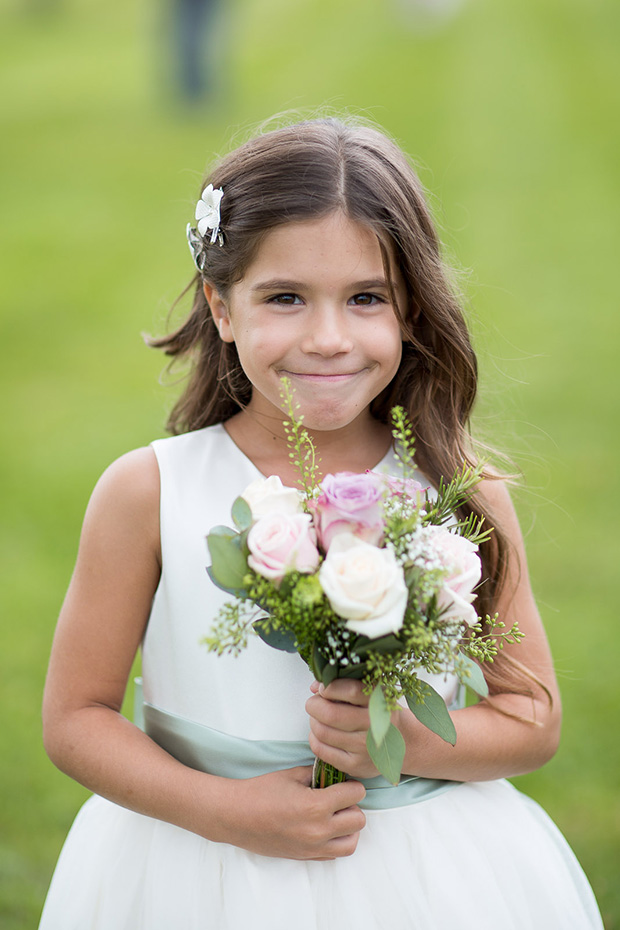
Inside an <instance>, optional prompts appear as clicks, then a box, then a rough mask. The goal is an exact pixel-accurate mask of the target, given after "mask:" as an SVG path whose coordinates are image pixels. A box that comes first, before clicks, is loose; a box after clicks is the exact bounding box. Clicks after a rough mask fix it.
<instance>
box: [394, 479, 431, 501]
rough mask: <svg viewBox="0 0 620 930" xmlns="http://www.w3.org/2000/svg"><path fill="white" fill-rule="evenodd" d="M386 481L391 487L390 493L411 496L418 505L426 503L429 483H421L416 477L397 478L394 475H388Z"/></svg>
mask: <svg viewBox="0 0 620 930" xmlns="http://www.w3.org/2000/svg"><path fill="white" fill-rule="evenodd" d="M385 481H386V482H387V486H388V488H389V489H390V494H392V495H395V494H397V495H403V496H404V497H410V498H411V500H412V501H413V503H414V506H416V507H420V505H421V504H423V503H424V500H425V492H426V491H428V485H426V486H424V485H423V484H420V482H419V481H416V480H415V478H396V477H394V476H393V475H386V477H385Z"/></svg>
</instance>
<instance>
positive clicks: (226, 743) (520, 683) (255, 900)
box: [41, 119, 602, 930]
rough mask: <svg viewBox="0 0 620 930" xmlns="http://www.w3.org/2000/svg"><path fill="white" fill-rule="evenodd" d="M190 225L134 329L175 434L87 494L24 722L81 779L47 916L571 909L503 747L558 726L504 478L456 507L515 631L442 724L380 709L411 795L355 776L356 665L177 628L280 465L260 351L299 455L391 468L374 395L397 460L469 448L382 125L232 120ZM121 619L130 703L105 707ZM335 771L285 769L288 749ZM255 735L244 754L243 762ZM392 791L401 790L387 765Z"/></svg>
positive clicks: (329, 922) (292, 477)
mask: <svg viewBox="0 0 620 930" xmlns="http://www.w3.org/2000/svg"><path fill="white" fill-rule="evenodd" d="M209 182H210V184H211V185H212V186H211V187H207V188H206V190H205V192H204V193H203V196H202V198H201V201H199V205H198V208H197V219H198V224H197V226H198V228H197V229H188V236H189V240H190V246H191V248H192V252H193V254H194V259H195V262H196V264H197V267H198V271H199V274H198V276H197V282H196V295H195V298H194V304H193V308H192V311H191V314H190V316H189V318H188V319H187V321H186V322H185V323H184V324H183V325H182V326H181V328H180V329H178V330H177V331H176V332H175V333H173V334H172V335H170V336H169V337H167V338H163V339H161V340H159V341H158V342H157V343H156V344H157V345H159V346H160V347H161V348H163V349H165V351H166V352H167V353H168V354H169V355H172V356H177V357H179V358H187V359H189V360H191V365H192V368H191V372H190V376H189V381H188V384H187V387H186V390H185V392H184V394H183V396H182V397H181V399H180V400H179V402H178V403H177V405H176V407H175V409H174V411H173V413H172V416H171V419H170V428H171V431H172V432H173V433H175V434H178V435H175V436H173V437H172V438H169V439H164V440H159V441H156V442H154V443H153V444H152V446H151V447H150V448H146V449H139V450H137V451H134V452H131V453H129V454H128V455H126V456H124V457H123V458H121V459H120V460H119V461H117V462H116V463H115V464H113V465H112V466H111V467H110V468H109V469H108V471H107V472H106V473H105V474H104V476H103V477H102V479H101V481H100V482H99V484H98V485H97V487H96V489H95V492H94V494H93V497H92V500H91V502H90V504H89V507H88V511H87V514H86V519H85V522H84V529H83V534H82V539H81V543H80V550H79V555H78V560H77V565H76V569H75V573H74V576H73V579H72V581H71V585H70V588H69V592H68V594H67V598H66V601H65V603H64V606H63V608H62V613H61V617H60V621H59V624H58V629H57V633H56V637H55V641H54V647H53V653H52V658H51V663H50V669H49V676H48V681H47V687H46V693H45V703H44V731H45V745H46V748H47V751H48V753H49V755H50V757H51V759H52V760H53V761H54V762H55V763H56V765H58V766H59V767H60V768H61V769H62V770H63V771H65V772H66V773H68V774H69V775H71V776H72V777H73V778H75V779H77V780H78V781H80V782H81V783H82V784H84V785H86V786H87V787H89V788H90V789H91V790H93V791H94V792H96V794H95V796H94V797H93V798H91V799H90V800H89V801H88V802H87V803H86V804H85V805H84V807H83V809H82V811H81V812H80V814H79V816H78V818H77V820H76V823H75V825H74V827H73V829H72V831H71V833H70V836H69V838H68V840H67V843H66V845H65V847H64V849H63V852H62V854H61V857H60V861H59V863H58V867H57V869H56V873H55V875H54V879H53V882H52V886H51V889H50V892H49V896H48V899H47V903H46V906H45V910H44V913H43V918H42V923H41V928H43V930H140V928H143V930H176V928H182V930H193V928H195V930H198V928H205V930H206V928H209V930H246V928H248V927H252V928H255V930H274V928H275V930H279V928H284V927H287V928H288V927H292V928H295V930H325V928H327V927H337V928H339V930H379V928H389V930H413V928H416V930H454V928H455V927H459V928H462V930H463V928H471V930H474V928H475V930H483V928H484V930H509V928H514V930H517V928H518V930H528V928H530V930H571V928H573V930H584V928H600V927H601V926H602V924H601V921H600V917H599V915H598V911H597V907H596V904H595V901H594V898H593V895H592V892H591V890H590V888H589V886H588V884H587V881H586V879H585V877H584V875H583V873H582V872H581V870H580V868H579V865H578V864H577V862H576V860H575V858H574V856H573V855H572V853H571V851H570V850H569V848H568V847H567V845H566V843H565V841H564V840H563V839H562V837H561V836H560V834H559V833H558V831H557V829H556V828H555V827H554V826H553V824H552V823H551V822H550V821H549V820H548V818H547V817H546V815H545V814H544V813H543V812H542V811H541V810H540V808H538V807H537V806H536V805H535V804H534V803H533V802H532V801H530V800H529V799H528V798H526V797H524V796H523V795H521V794H520V793H518V792H517V791H516V790H515V789H514V788H513V787H512V786H511V785H510V784H509V783H508V782H506V781H504V780H502V779H503V778H504V777H505V776H511V775H518V774H520V773H523V772H528V771H531V770H533V769H536V768H537V767H538V766H540V765H543V764H544V763H545V762H546V761H547V760H548V759H549V758H550V757H551V756H552V755H553V753H554V752H555V749H556V747H557V744H558V735H559V728H560V699H559V695H558V691H557V685H556V681H555V677H554V673H553V667H552V662H551V657H550V655H549V649H548V646H547V642H546V639H545V635H544V632H543V628H542V625H541V621H540V618H539V616H538V613H537V611H536V607H535V604H534V600H533V597H532V592H531V590H530V585H529V581H528V575H527V570H526V565H525V557H524V552H523V544H522V540H521V535H520V532H519V528H518V525H517V521H516V518H515V515H514V511H513V509H512V506H511V504H510V501H509V498H508V494H507V491H506V489H505V487H504V484H503V483H502V482H501V481H500V480H497V478H496V476H494V475H492V474H488V475H487V477H486V478H485V480H484V481H483V482H482V486H481V487H480V489H479V492H478V493H477V494H476V496H475V498H474V499H473V500H472V501H471V503H470V504H469V505H468V507H467V508H466V510H474V511H476V512H477V513H483V514H485V515H486V516H487V518H488V520H489V523H490V525H492V526H494V527H495V533H494V535H493V538H492V542H491V543H489V544H486V545H485V546H483V547H482V550H483V551H482V552H481V556H482V559H483V565H484V576H485V581H484V584H483V585H482V587H481V588H480V591H479V594H478V601H477V606H478V609H479V612H480V613H481V614H482V615H484V614H486V613H490V614H493V613H495V611H498V612H499V613H500V615H501V616H502V618H503V619H504V620H506V621H507V622H508V623H509V624H510V623H512V621H513V620H514V619H518V622H519V626H520V628H521V630H522V631H523V632H524V633H525V639H524V640H523V642H522V643H521V644H520V645H519V646H518V647H517V646H515V647H512V648H511V647H509V648H507V649H506V651H505V652H504V653H503V654H501V655H500V657H499V659H498V660H497V661H496V663H495V664H494V665H492V666H487V667H486V669H485V672H486V675H487V678H488V681H489V685H490V688H491V695H492V697H491V698H490V699H489V700H487V701H482V702H481V703H479V704H477V705H475V706H471V707H467V708H465V707H462V706H459V702H458V699H457V693H458V689H457V682H456V680H455V679H453V678H452V677H447V678H444V677H440V676H436V678H437V679H438V680H435V681H434V684H435V687H436V688H437V689H438V690H441V693H442V695H443V696H444V698H445V700H446V702H447V703H448V705H449V706H450V707H451V709H452V717H453V720H454V724H455V726H456V730H457V742H456V746H454V747H452V746H450V745H448V744H446V743H444V742H442V740H441V739H439V738H438V737H436V736H435V735H434V734H432V733H431V732H430V731H428V730H427V729H425V728H424V727H423V726H422V725H421V724H419V723H418V721H417V720H416V718H415V717H414V716H413V715H412V714H411V713H410V712H409V711H408V710H401V711H399V712H397V713H395V714H394V720H395V723H396V724H397V726H398V727H399V728H400V730H401V732H402V734H403V736H404V738H405V743H406V757H405V764H404V768H403V771H404V772H405V773H407V774H409V775H415V776H418V781H417V782H416V785H417V788H418V789H419V790H418V792H417V795H418V796H417V800H416V802H415V803H412V802H411V798H410V796H408V797H407V798H403V797H402V796H398V795H397V797H396V798H394V796H393V794H392V793H390V801H389V803H388V804H385V803H382V802H381V799H380V798H379V799H377V797H376V796H377V794H379V795H380V794H381V792H380V791H378V792H377V791H376V790H371V789H369V790H368V791H366V788H365V785H364V783H363V780H364V779H369V778H372V777H373V776H376V774H377V773H376V770H375V769H374V767H373V765H372V763H371V761H370V759H369V757H368V754H367V752H366V742H365V737H366V731H367V729H368V726H369V718H368V709H367V704H368V698H367V697H365V695H364V694H363V691H362V686H361V684H360V683H359V682H355V681H352V680H340V681H335V682H334V683H332V684H331V685H329V687H327V688H322V687H321V688H319V687H318V686H317V684H316V683H315V682H313V679H312V676H311V674H310V672H309V671H308V669H307V667H306V666H305V664H304V663H303V661H302V660H301V659H300V658H299V656H297V655H289V654H287V653H283V652H278V651H276V650H274V649H271V648H270V647H269V646H267V645H265V644H264V643H263V642H262V641H261V640H259V639H258V638H256V639H255V640H254V641H253V642H252V643H251V645H250V648H248V649H247V650H246V651H245V652H244V653H242V655H241V656H240V657H239V658H236V659H235V658H232V657H217V656H215V655H214V654H211V653H208V652H207V650H206V648H205V647H204V646H203V645H201V644H200V639H201V638H202V637H203V636H204V635H205V634H206V633H207V632H208V630H209V623H210V619H212V618H213V617H214V616H215V614H216V613H217V611H218V608H219V607H220V605H221V604H222V603H223V602H224V601H225V600H227V596H226V595H225V594H223V593H222V592H220V591H219V590H217V589H216V588H215V587H214V586H213V585H212V583H211V582H210V580H209V578H208V576H207V574H206V571H205V567H206V565H207V564H208V561H209V559H208V555H207V551H206V547H205V535H206V534H207V533H208V532H209V530H210V529H211V528H212V527H213V526H214V525H215V524H221V523H227V522H228V521H229V518H230V507H231V504H232V502H233V500H234V499H235V497H236V496H238V495H239V494H240V493H241V492H242V491H243V490H244V489H245V487H246V486H247V485H248V484H249V483H250V482H251V481H253V480H254V479H256V478H257V477H258V476H260V475H272V474H275V475H279V476H280V478H281V479H282V481H283V482H284V484H285V485H295V484H296V483H297V478H298V476H297V473H296V471H295V469H294V468H293V466H292V464H291V462H290V459H289V455H288V447H287V442H286V434H285V431H284V428H283V422H282V421H283V416H284V415H283V412H282V409H281V397H280V391H281V378H282V377H283V376H286V377H287V378H288V379H289V380H290V382H291V384H292V387H293V389H294V393H295V398H296V401H297V402H298V403H299V405H300V410H301V413H302V414H303V417H304V425H305V426H306V427H307V428H308V430H309V431H310V433H311V435H312V437H313V439H314V442H315V445H316V447H317V449H318V452H319V455H320V459H321V471H322V473H323V474H327V473H335V472H339V471H353V472H362V471H364V470H366V469H374V468H376V467H377V466H378V465H382V466H384V467H387V468H388V469H390V468H391V469H393V468H395V467H396V466H395V460H394V455H393V451H392V445H391V435H390V430H389V428H388V426H387V425H386V421H387V416H388V413H389V410H390V408H391V407H392V406H393V405H394V404H396V403H398V404H401V405H403V406H405V407H406V409H407V410H408V412H409V416H410V418H411V421H412V423H413V426H414V429H415V434H416V442H417V459H418V466H419V468H420V470H421V472H422V475H421V476H420V477H422V476H423V477H424V480H425V481H426V483H427V484H428V483H429V482H430V483H433V484H437V482H438V481H439V478H440V476H441V475H446V476H451V475H452V474H453V472H454V471H455V469H456V468H458V467H460V466H461V465H462V464H463V463H464V462H466V461H472V459H473V457H474V453H473V451H472V447H471V443H470V441H469V434H468V431H467V427H468V419H469V415H470V411H471V408H472V404H473V401H474V397H475V394H476V359H475V356H474V353H473V351H472V348H471V345H470V341H469V338H468V333H467V329H466V326H465V323H464V320H463V316H462V313H461V310H460V307H459V304H458V302H457V300H456V298H455V296H454V293H453V291H452V290H451V288H450V285H449V284H448V282H447V279H446V275H445V271H444V269H443V267H442V263H441V259H440V254H439V245H438V241H437V237H436V234H435V231H434V228H433V225H432V223H431V219H430V216H429V212H428V209H427V207H426V204H425V202H424V198H423V195H422V192H421V187H420V184H419V182H418V180H417V178H416V176H415V174H414V173H413V171H412V169H411V167H410V165H409V163H408V161H407V160H406V158H405V156H404V155H403V154H402V152H401V151H400V150H399V149H398V148H397V147H396V146H395V145H394V144H393V143H392V142H390V141H389V140H388V139H387V138H385V137H384V136H383V135H382V134H381V133H380V132H378V131H376V130H374V129H369V128H365V127H360V126H353V125H346V124H343V123H341V122H339V121H336V120H331V119H329V120H316V121H310V122H305V123H300V124H298V125H293V126H289V127H288V128H284V129H279V130H276V131H273V132H270V133H267V134H265V135H262V136H260V137H259V138H256V139H254V140H253V141H250V142H248V143H247V144H245V145H243V146H241V148H239V149H238V150H236V151H234V152H233V153H232V154H231V155H229V156H228V157H227V158H225V159H224V160H223V161H222V162H221V163H220V164H219V165H218V166H217V167H216V168H215V169H214V171H213V173H212V174H211V176H210V178H209ZM139 647H141V648H142V659H143V679H144V698H145V704H144V710H145V720H146V726H145V731H143V730H141V729H139V728H138V727H137V726H134V725H133V724H131V723H129V722H128V721H127V720H126V719H124V718H123V717H122V716H121V714H120V707H121V703H122V700H123V695H124V693H125V688H126V685H127V679H128V676H129V673H130V669H131V666H132V662H133V659H134V656H135V654H136V651H137V649H138V648H139ZM313 753H317V754H318V755H320V756H321V758H323V759H324V760H325V761H327V762H330V763H333V764H334V765H336V766H337V767H339V768H341V769H343V770H344V771H346V772H347V773H348V774H349V776H350V780H348V781H347V782H345V783H343V784H340V785H334V786H332V787H330V788H327V789H323V790H314V789H312V788H310V787H309V784H310V767H309V763H310V761H311V759H312V754H313ZM261 760H262V761H261ZM397 791H398V789H397Z"/></svg>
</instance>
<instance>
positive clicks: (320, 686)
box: [319, 682, 325, 694]
mask: <svg viewBox="0 0 620 930" xmlns="http://www.w3.org/2000/svg"><path fill="white" fill-rule="evenodd" d="M324 691H325V685H324V684H323V682H320V684H319V694H323V692H324Z"/></svg>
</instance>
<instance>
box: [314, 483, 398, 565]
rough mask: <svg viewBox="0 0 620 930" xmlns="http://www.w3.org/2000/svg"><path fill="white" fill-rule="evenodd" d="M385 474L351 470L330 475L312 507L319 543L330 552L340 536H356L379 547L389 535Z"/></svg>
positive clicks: (322, 485)
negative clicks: (359, 472)
mask: <svg viewBox="0 0 620 930" xmlns="http://www.w3.org/2000/svg"><path fill="white" fill-rule="evenodd" d="M385 492H386V485H385V479H384V477H383V475H377V474H375V473H373V472H366V473H365V474H360V475H357V474H353V473H352V472H348V471H341V472H338V474H336V475H326V476H325V478H324V479H323V481H321V493H320V495H319V497H318V498H317V499H316V500H315V501H313V502H312V503H311V504H310V506H311V507H312V510H313V512H314V522H315V525H316V528H317V534H318V537H319V542H320V544H321V546H322V547H323V549H324V550H325V551H326V552H327V550H328V549H329V547H330V546H331V544H332V540H333V539H334V537H335V536H337V535H338V534H339V533H352V534H353V535H354V536H357V537H358V539H363V540H364V541H365V542H368V543H371V544H372V545H375V546H376V545H379V543H380V542H381V541H382V540H383V534H384V532H385V521H384V518H383V496H384V494H385Z"/></svg>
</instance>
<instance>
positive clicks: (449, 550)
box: [426, 526, 482, 626]
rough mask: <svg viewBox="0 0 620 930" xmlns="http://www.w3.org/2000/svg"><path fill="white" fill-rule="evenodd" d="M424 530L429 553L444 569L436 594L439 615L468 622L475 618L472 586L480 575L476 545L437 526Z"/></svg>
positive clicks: (447, 618)
mask: <svg viewBox="0 0 620 930" xmlns="http://www.w3.org/2000/svg"><path fill="white" fill-rule="evenodd" d="M426 532H427V533H429V539H430V543H431V548H432V551H433V554H434V556H435V557H436V559H437V561H438V562H439V564H440V566H441V567H442V568H443V570H444V571H445V573H446V574H445V577H444V579H443V586H442V588H441V590H440V592H439V595H438V598H437V604H438V607H439V608H440V610H443V614H442V619H444V620H463V621H465V623H467V625H468V626H472V625H473V624H474V623H476V621H477V619H478V614H477V613H476V611H475V610H474V608H473V607H472V606H471V605H472V602H473V601H474V600H475V599H476V594H475V591H474V588H475V587H476V586H477V585H478V584H479V582H480V578H481V576H482V564H481V562H480V557H479V555H478V546H476V545H474V543H472V542H470V541H469V539H465V537H464V536H458V535H457V534H456V533H450V532H449V531H448V530H446V529H444V528H443V527H441V526H429V527H427V528H426Z"/></svg>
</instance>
